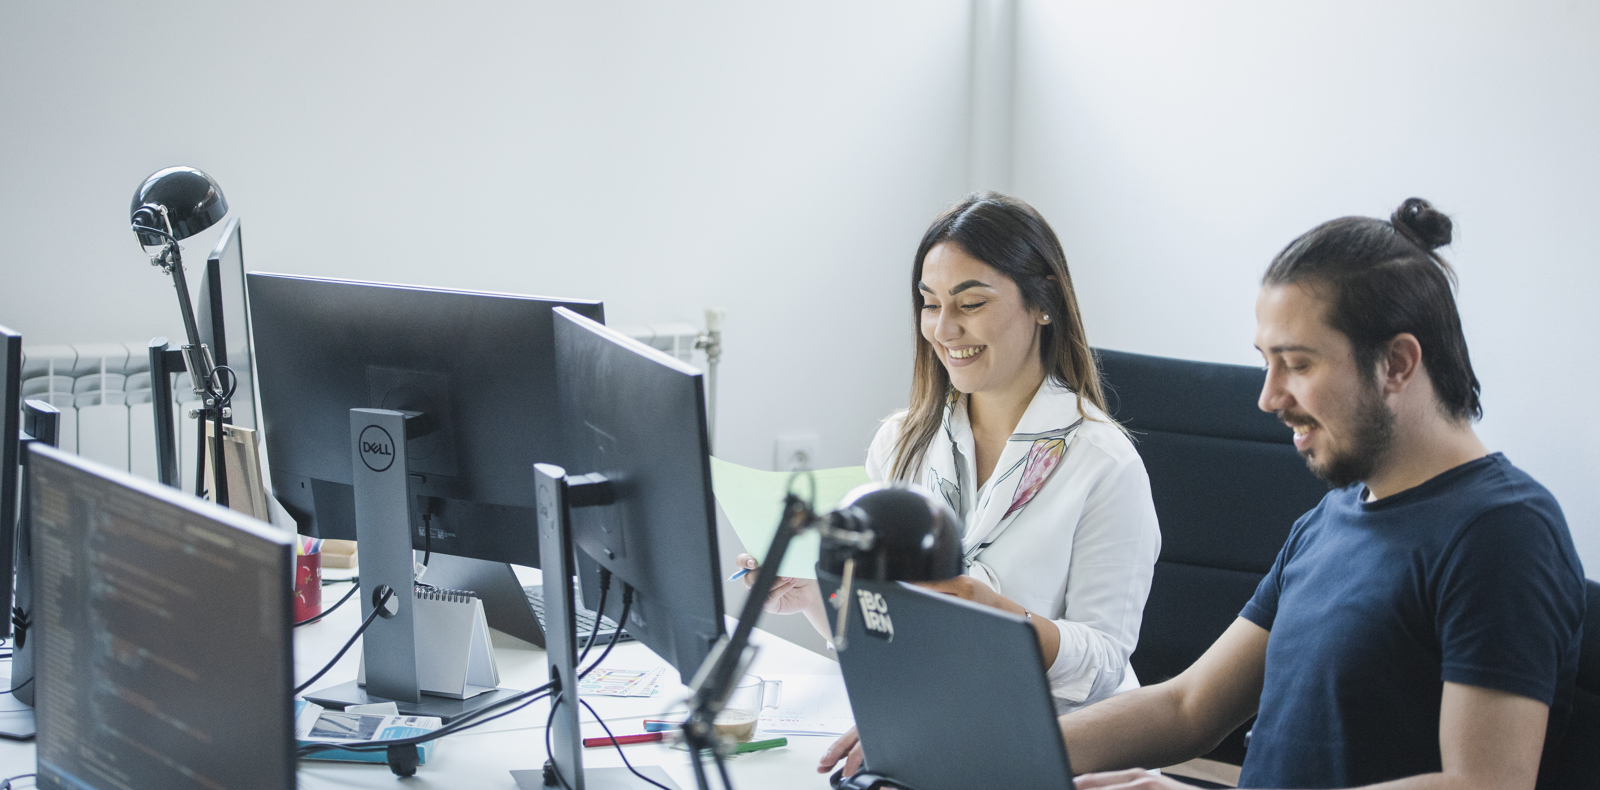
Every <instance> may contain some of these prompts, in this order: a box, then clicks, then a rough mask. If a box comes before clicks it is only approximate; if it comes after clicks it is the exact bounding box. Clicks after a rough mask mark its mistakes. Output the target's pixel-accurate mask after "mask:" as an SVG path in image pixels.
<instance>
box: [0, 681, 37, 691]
mask: <svg viewBox="0 0 1600 790" xmlns="http://www.w3.org/2000/svg"><path fill="white" fill-rule="evenodd" d="M32 682H33V678H28V679H27V680H24V681H22V683H21V684H19V685H18V686H17V687H16V688H14V689H8V690H6V691H0V694H15V693H16V692H17V691H18V690H20V689H21V688H22V687H23V686H26V685H28V684H29V683H32Z"/></svg>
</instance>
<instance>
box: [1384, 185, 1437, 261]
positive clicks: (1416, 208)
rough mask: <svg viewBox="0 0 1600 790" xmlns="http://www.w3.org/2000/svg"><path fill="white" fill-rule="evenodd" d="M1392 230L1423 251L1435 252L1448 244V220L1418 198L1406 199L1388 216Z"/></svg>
mask: <svg viewBox="0 0 1600 790" xmlns="http://www.w3.org/2000/svg"><path fill="white" fill-rule="evenodd" d="M1389 224H1391V225H1394V229H1395V230H1398V231H1400V232H1401V233H1403V234H1405V235H1406V236H1407V237H1409V238H1410V239H1411V240H1412V241H1414V242H1416V243H1417V244H1419V245H1421V246H1422V248H1423V249H1425V250H1436V249H1438V248H1440V247H1443V246H1444V245H1446V244H1449V243H1450V230H1451V228H1452V227H1453V226H1452V225H1451V223H1450V218H1449V217H1447V216H1445V215H1444V212H1442V211H1439V210H1438V209H1436V208H1434V207H1433V204H1432V203H1429V202H1428V201H1426V200H1423V199H1422V198H1419V197H1414V198H1406V202H1404V203H1401V204H1400V208H1397V209H1395V210H1394V213H1393V214H1391V215H1390V216H1389Z"/></svg>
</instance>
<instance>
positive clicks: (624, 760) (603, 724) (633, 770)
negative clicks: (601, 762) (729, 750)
mask: <svg viewBox="0 0 1600 790" xmlns="http://www.w3.org/2000/svg"><path fill="white" fill-rule="evenodd" d="M578 704H580V705H582V706H584V707H585V708H588V709H589V715H590V716H593V717H594V720H595V721H597V722H600V729H602V730H605V731H606V737H607V738H610V739H611V745H612V746H615V747H616V748H617V754H618V755H619V756H621V757H622V764H623V765H625V766H627V767H628V771H629V772H631V773H632V774H633V775H634V776H637V777H639V778H640V779H643V780H645V781H646V782H649V783H650V784H653V785H655V786H656V787H659V788H661V790H669V788H668V787H667V786H666V785H664V784H662V783H660V782H657V781H656V780H654V779H651V778H650V777H648V776H645V775H644V774H642V773H639V769H637V768H634V767H633V763H630V762H628V755H627V753H626V752H624V751H622V744H620V743H617V736H615V735H612V734H611V728H610V727H608V726H606V720H605V719H602V718H600V714H598V713H595V712H594V708H593V707H590V705H589V703H588V702H587V701H586V700H582V699H580V700H578ZM722 778H723V781H724V782H726V781H727V778H728V772H727V771H723V772H722ZM728 790H733V786H732V785H729V786H728Z"/></svg>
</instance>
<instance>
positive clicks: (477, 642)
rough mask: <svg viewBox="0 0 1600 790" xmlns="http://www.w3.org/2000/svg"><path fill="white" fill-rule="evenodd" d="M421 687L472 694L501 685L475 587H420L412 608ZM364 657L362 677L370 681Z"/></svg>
mask: <svg viewBox="0 0 1600 790" xmlns="http://www.w3.org/2000/svg"><path fill="white" fill-rule="evenodd" d="M411 616H412V623H413V628H414V629H415V633H416V635H417V637H416V646H417V687H418V688H420V689H421V690H422V692H423V693H424V694H432V695H434V696H438V697H449V698H451V699H469V698H471V697H476V696H478V695H479V694H483V693H486V692H490V691H494V690H495V687H497V686H499V685H500V669H499V667H498V666H497V665H496V664H495V660H494V648H493V646H492V645H491V644H490V642H489V623H488V621H487V620H486V619H485V618H484V616H483V601H482V600H481V599H479V598H478V597H477V595H476V594H474V593H473V592H471V591H469V590H445V589H439V588H434V587H428V588H424V587H418V588H417V591H416V598H415V602H414V604H413V605H412V609H411ZM366 679H367V676H366V664H365V661H364V660H363V663H362V667H361V672H360V676H359V680H360V681H361V682H362V683H365V682H366Z"/></svg>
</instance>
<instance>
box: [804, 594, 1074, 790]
mask: <svg viewBox="0 0 1600 790" xmlns="http://www.w3.org/2000/svg"><path fill="white" fill-rule="evenodd" d="M823 584H824V585H825V586H831V585H828V583H827V582H823ZM850 598H851V601H850V602H849V606H850V614H849V625H848V628H847V629H846V640H847V641H846V644H845V649H844V650H841V651H839V666H840V668H841V669H842V670H843V672H844V682H845V688H846V690H847V691H848V693H849V696H850V707H851V708H852V709H853V710H854V711H855V717H856V731H857V734H858V735H860V737H861V747H862V749H863V751H864V753H865V757H866V761H865V763H864V764H863V766H862V768H861V770H860V771H859V772H857V773H856V774H855V775H854V776H852V777H849V778H844V779H842V782H843V783H842V784H841V785H839V786H841V787H845V788H861V789H862V790H864V789H865V788H870V787H872V786H873V784H874V782H884V781H886V782H888V783H890V784H891V785H893V786H897V787H906V788H911V789H912V790H968V789H969V788H974V787H1028V788H1037V789H1038V790H1072V787H1073V785H1072V766H1071V764H1070V763H1069V762H1068V760H1067V747H1066V743H1065V742H1064V741H1063V740H1062V738H1061V729H1060V727H1059V726H1058V725H1057V723H1056V712H1055V704H1054V702H1053V701H1052V699H1051V696H1050V685H1049V683H1048V681H1047V680H1046V679H1045V674H1044V666H1043V664H1042V662H1041V661H1040V659H1039V652H1040V651H1039V637H1038V635H1037V634H1036V633H1035V632H1034V630H1033V626H1031V625H1029V624H1028V622H1027V620H1026V619H1025V618H1023V617H1021V616H1018V615H1014V614H1010V613H1007V612H1002V611H999V610H997V609H993V608H990V607H987V606H982V605H979V604H975V603H971V602H969V601H964V600H961V599H959V598H955V597H953V596H949V595H945V594H942V593H936V592H931V591H928V590H925V589H922V588H920V587H916V586H913V585H910V584H904V583H901V582H857V583H856V584H855V585H853V587H852V589H851V590H850Z"/></svg>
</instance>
